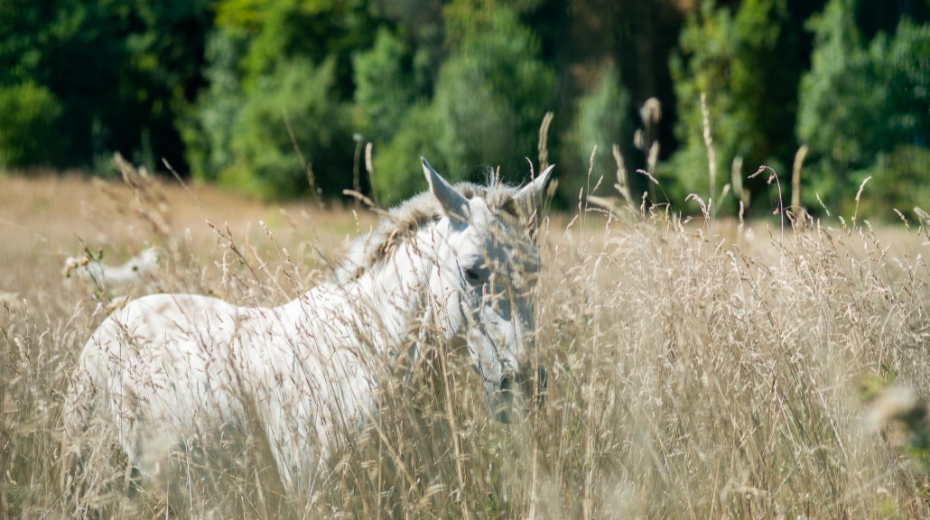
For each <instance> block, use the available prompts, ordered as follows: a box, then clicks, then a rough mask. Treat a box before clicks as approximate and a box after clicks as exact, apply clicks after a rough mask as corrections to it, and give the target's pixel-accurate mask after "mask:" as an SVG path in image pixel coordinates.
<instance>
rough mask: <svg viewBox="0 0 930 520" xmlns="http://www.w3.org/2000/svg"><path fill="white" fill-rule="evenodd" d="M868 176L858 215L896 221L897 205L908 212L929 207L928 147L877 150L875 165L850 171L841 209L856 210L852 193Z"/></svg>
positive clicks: (900, 147)
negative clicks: (845, 195) (847, 196)
mask: <svg viewBox="0 0 930 520" xmlns="http://www.w3.org/2000/svg"><path fill="white" fill-rule="evenodd" d="M867 177H871V179H869V181H868V183H867V184H866V187H865V189H864V190H863V194H864V195H863V196H862V198H861V201H860V202H859V207H858V211H859V214H862V215H869V216H870V217H869V218H873V219H876V220H878V219H881V220H885V221H893V220H897V219H898V217H897V216H896V215H895V214H894V213H893V209H894V208H897V209H898V210H899V211H901V212H903V213H908V212H909V211H910V210H911V209H912V208H913V207H914V206H917V207H920V208H930V184H928V183H927V179H930V149H927V148H925V147H919V146H912V145H899V146H898V147H897V148H895V149H894V150H893V151H891V152H879V153H878V154H877V156H876V158H875V162H874V164H873V165H872V166H871V167H869V168H867V169H865V170H859V171H855V172H852V173H850V179H849V180H850V182H849V188H850V189H849V190H848V191H847V192H848V193H849V200H847V201H843V202H842V203H841V204H840V205H839V206H838V207H839V209H840V210H841V211H844V212H846V213H852V212H853V211H855V208H854V206H855V204H856V202H855V192H853V191H852V190H853V189H856V190H858V187H859V186H860V185H861V184H862V182H863V181H865V179H866V178H867Z"/></svg>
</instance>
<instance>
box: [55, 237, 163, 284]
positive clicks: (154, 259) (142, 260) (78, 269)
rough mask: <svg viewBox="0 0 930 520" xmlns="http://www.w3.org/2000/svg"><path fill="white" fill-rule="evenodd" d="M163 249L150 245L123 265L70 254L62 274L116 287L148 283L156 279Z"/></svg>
mask: <svg viewBox="0 0 930 520" xmlns="http://www.w3.org/2000/svg"><path fill="white" fill-rule="evenodd" d="M161 257H162V255H161V251H160V250H159V249H158V248H157V247H150V248H148V249H146V250H145V251H142V252H141V253H139V254H138V255H136V256H134V257H132V258H130V259H129V260H127V261H126V263H124V264H123V265H118V266H112V265H106V264H104V263H103V262H102V261H100V260H92V259H89V258H87V257H86V256H85V257H77V256H69V257H68V258H66V259H65V265H64V268H63V269H62V271H61V272H62V274H64V275H65V276H71V275H72V274H74V275H75V276H77V277H78V278H80V279H82V280H84V281H85V282H88V283H92V284H94V285H99V286H101V287H105V288H109V289H114V288H117V287H122V286H124V285H136V284H140V285H141V284H147V283H151V282H153V281H154V277H153V275H154V273H155V271H156V270H157V269H158V263H159V261H160V260H161Z"/></svg>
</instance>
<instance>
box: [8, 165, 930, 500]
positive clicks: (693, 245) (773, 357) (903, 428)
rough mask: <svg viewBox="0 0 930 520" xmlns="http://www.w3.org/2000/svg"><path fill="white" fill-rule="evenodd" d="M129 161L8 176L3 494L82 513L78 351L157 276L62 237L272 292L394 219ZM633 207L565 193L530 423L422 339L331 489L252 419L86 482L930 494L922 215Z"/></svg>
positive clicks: (546, 233) (540, 494)
mask: <svg viewBox="0 0 930 520" xmlns="http://www.w3.org/2000/svg"><path fill="white" fill-rule="evenodd" d="M125 171H126V175H125V177H126V182H124V183H118V182H112V183H107V182H103V181H95V182H90V181H88V180H86V179H84V178H82V177H80V176H77V175H51V174H49V175H40V174H35V175H31V176H29V177H26V176H17V175H8V176H3V175H0V512H2V515H3V516H4V517H8V518H58V517H60V516H61V503H60V502H61V495H60V488H59V479H60V467H59V458H60V449H61V446H60V442H61V441H60V439H61V435H62V426H61V408H62V402H63V395H64V393H65V391H66V389H67V385H68V379H69V376H70V374H71V371H72V370H73V367H74V365H75V362H76V358H77V356H78V354H79V352H80V349H81V348H82V346H83V344H84V342H85V341H86V339H87V338H88V336H89V335H90V333H91V332H92V331H93V330H94V328H95V327H96V326H97V325H98V324H99V323H100V322H101V321H102V320H103V318H105V316H106V315H107V313H108V312H109V309H112V307H113V305H119V302H120V300H119V298H120V297H121V296H127V295H128V296H129V297H138V296H140V295H141V294H142V288H135V289H130V290H128V291H123V292H119V291H115V290H108V289H107V288H101V287H96V286H94V285H93V284H87V283H84V282H82V281H80V280H75V279H73V278H68V279H66V278H65V277H64V276H63V275H62V273H61V269H62V262H63V260H64V258H65V257H66V256H69V255H75V254H79V253H81V252H82V251H83V252H84V254H90V255H99V254H101V253H102V255H103V259H104V260H105V261H107V262H110V263H119V262H121V261H122V260H125V259H126V258H129V257H130V256H132V255H133V254H135V253H136V252H138V251H139V250H142V249H144V248H146V247H148V246H152V245H155V246H159V247H161V248H162V249H163V250H164V251H165V252H166V255H165V257H164V258H163V261H162V264H161V265H160V267H159V275H158V284H157V288H156V290H159V291H165V292H193V293H199V294H209V295H213V296H216V297H220V298H223V299H226V300H229V301H232V302H235V303H238V304H242V305H275V304H280V303H282V302H284V301H288V300H291V299H293V298H294V297H296V296H297V295H298V294H300V293H302V292H304V291H306V290H307V289H308V288H309V287H312V286H313V285H315V284H316V283H319V281H320V280H322V279H323V278H324V277H326V276H329V272H330V271H329V270H330V266H331V265H333V264H334V263H335V262H338V259H339V258H340V255H341V254H342V252H344V250H345V248H346V247H347V245H348V241H349V240H351V239H352V238H354V237H355V236H356V235H357V234H358V233H359V232H363V231H366V230H368V229H369V228H370V226H372V225H373V224H374V223H375V222H376V217H375V216H374V215H373V214H372V213H371V212H368V211H367V210H365V209H364V207H360V208H359V209H357V210H356V209H355V207H354V206H352V205H351V204H350V205H348V206H346V207H345V208H341V207H336V208H332V207H330V208H329V209H324V208H322V207H320V206H318V205H315V204H311V203H304V204H296V203H295V204H289V205H283V206H275V205H267V204H263V203H260V202H256V201H253V200H249V199H244V198H240V197H237V196H233V195H230V194H227V193H224V192H220V191H217V190H216V189H215V188H211V187H203V186H186V185H182V184H181V183H179V182H169V181H168V180H164V179H160V180H156V179H153V178H151V177H148V176H145V175H140V174H139V173H138V172H137V171H136V170H134V169H132V168H128V169H127V170H125ZM613 204H614V206H615V211H614V212H613V213H607V212H605V211H604V210H603V209H601V208H600V207H597V208H596V207H593V206H591V207H588V206H585V205H582V206H581V207H580V208H581V211H579V212H578V213H577V214H566V215H562V214H548V215H544V218H543V221H542V224H541V227H540V230H539V236H538V240H539V249H540V252H541V254H542V257H543V262H544V267H543V272H542V274H541V277H540V281H539V285H538V288H537V290H538V295H537V300H536V301H537V310H536V312H537V324H538V325H539V330H538V333H537V345H536V352H535V353H534V356H535V357H536V358H537V360H538V362H539V363H541V364H543V365H544V366H546V367H548V371H549V380H548V389H547V396H546V399H544V400H542V401H540V402H539V403H537V404H536V405H534V406H533V407H532V408H531V411H530V413H529V415H528V417H527V419H526V420H525V421H523V422H519V423H515V424H501V423H497V422H495V421H493V420H492V419H491V417H490V415H489V412H488V407H487V405H486V402H485V399H484V395H483V393H482V392H483V391H482V389H481V384H480V381H479V380H478V378H477V376H476V375H475V374H474V373H473V371H472V370H471V368H470V367H469V365H468V363H467V361H466V360H465V356H464V355H463V354H462V353H461V352H449V351H446V350H445V349H443V348H442V346H436V347H435V350H434V351H433V352H432V353H431V354H432V357H430V356H425V358H427V359H434V360H436V359H438V360H439V361H441V362H440V363H424V364H422V366H419V367H418V368H417V372H416V373H415V377H414V378H413V383H412V384H401V383H400V382H397V383H396V385H395V387H396V388H392V389H390V391H387V392H386V393H385V398H384V402H383V405H382V413H381V415H380V416H379V420H378V423H377V424H375V425H369V427H367V428H366V429H365V430H364V431H361V432H357V433H355V434H353V435H352V438H351V441H350V442H348V443H347V445H346V447H345V448H344V450H342V451H341V452H340V453H338V454H337V455H336V456H335V457H334V458H333V460H332V461H331V462H330V463H329V465H328V470H327V471H326V472H324V474H322V475H321V476H320V478H319V479H318V480H317V481H316V482H314V485H313V486H309V487H301V488H293V487H288V486H283V485H281V484H280V482H277V483H276V482H274V479H273V478H269V477H268V475H269V473H268V471H267V468H265V467H263V466H262V464H261V460H262V457H261V456H259V455H257V454H256V452H257V451H260V450H258V449H257V448H256V447H255V446H253V445H252V444H250V443H248V442H247V443H245V444H244V445H243V446H240V447H239V449H238V451H236V452H235V456H232V457H231V458H230V459H229V460H227V461H226V463H224V464H221V465H217V464H214V465H212V466H210V467H206V466H209V465H208V464H206V463H205V462H204V461H197V460H193V461H191V460H188V461H183V462H184V463H186V464H187V465H188V467H190V464H191V463H192V462H193V463H195V464H199V463H204V466H205V468H203V469H204V472H202V474H204V475H206V476H205V477H201V478H200V479H199V480H193V479H188V480H185V478H186V477H185V475H184V474H183V473H184V471H181V470H180V469H179V470H178V471H177V473H179V475H176V476H175V477H171V478H173V479H174V480H172V481H170V482H166V483H161V484H160V483H149V484H144V485H141V486H134V485H132V484H131V483H130V482H129V480H130V479H129V478H128V476H127V475H128V474H127V471H126V468H125V467H124V466H123V465H121V464H120V461H119V460H118V459H119V458H118V457H115V456H114V457H112V460H109V461H102V462H101V463H100V464H97V465H94V466H92V467H90V468H89V470H88V471H90V472H91V473H92V475H93V477H94V479H95V482H97V483H98V485H97V486H96V487H95V488H94V492H93V494H92V495H91V496H89V497H87V498H86V500H88V501H89V503H91V504H92V505H93V507H94V508H96V509H98V510H100V511H103V513H104V515H105V516H108V517H110V516H112V517H116V518H152V517H198V518H229V517H243V518H268V517H286V518H328V517H333V518H532V519H536V518H540V519H542V518H756V517H759V518H762V517H765V518H790V519H800V518H917V517H928V516H930V500H928V498H927V497H928V489H930V485H928V479H927V469H928V468H930V465H928V464H927V461H928V460H930V457H928V455H930V452H928V450H927V446H928V445H930V443H928V442H927V439H928V438H930V437H928V436H927V435H926V431H927V430H926V427H925V423H926V421H925V417H924V416H925V410H924V408H923V404H922V403H923V401H922V399H921V398H926V397H927V396H928V395H930V351H928V348H927V344H926V342H927V337H928V334H930V316H928V310H930V309H928V304H930V290H928V287H927V283H928V281H930V271H928V268H927V264H926V260H925V259H924V258H923V257H922V253H923V252H924V249H925V246H926V245H927V244H928V234H927V230H926V229H925V228H924V227H923V225H922V223H921V220H920V218H919V217H918V216H916V215H914V214H913V213H912V212H906V213H907V215H908V217H906V218H907V219H909V222H908V225H907V226H905V225H903V223H902V224H898V225H895V226H891V225H888V226H885V227H881V228H876V229H873V228H872V226H871V224H869V222H868V221H867V220H866V219H867V218H868V216H866V215H857V216H856V218H849V217H850V216H846V218H844V219H841V218H839V217H835V216H834V217H823V218H822V219H820V218H818V219H811V220H809V221H808V223H807V224H806V225H804V226H794V225H793V223H792V221H791V220H790V219H788V218H787V217H785V218H783V219H782V220H777V218H778V217H775V219H773V220H771V221H760V222H755V223H749V222H746V223H743V222H740V221H736V220H724V219H713V218H710V217H708V218H694V219H690V221H688V222H682V221H681V220H680V219H679V218H678V217H677V216H676V215H675V214H674V213H673V212H671V211H668V210H667V209H666V208H651V209H649V208H640V207H636V206H629V207H628V206H626V205H625V204H624V203H623V202H622V200H621V199H617V201H616V202H615V203H613ZM437 367H441V369H439V368H437ZM100 442H101V443H106V442H108V440H107V439H101V441H100ZM182 466H183V464H182V463H179V464H178V468H181V467H182ZM167 473H170V471H166V474H167ZM188 475H189V473H188ZM166 478H167V477H166Z"/></svg>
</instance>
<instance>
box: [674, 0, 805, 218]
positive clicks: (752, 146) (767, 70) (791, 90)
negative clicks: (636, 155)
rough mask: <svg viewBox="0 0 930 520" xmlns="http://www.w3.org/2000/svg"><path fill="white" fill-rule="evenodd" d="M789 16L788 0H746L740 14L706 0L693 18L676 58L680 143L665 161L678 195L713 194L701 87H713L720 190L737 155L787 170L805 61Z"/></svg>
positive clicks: (712, 122)
mask: <svg viewBox="0 0 930 520" xmlns="http://www.w3.org/2000/svg"><path fill="white" fill-rule="evenodd" d="M787 20H788V11H787V6H786V2H785V0H746V1H745V2H743V3H742V5H741V6H740V7H739V9H738V11H736V13H735V14H734V13H732V12H731V11H730V9H729V8H726V7H720V8H717V7H716V6H715V4H714V2H712V1H706V2H704V3H703V4H702V6H701V9H700V12H699V13H697V14H694V15H692V16H690V17H689V18H688V22H687V25H686V27H685V29H684V31H683V32H682V35H681V42H680V47H681V52H682V54H681V55H678V54H675V55H673V57H672V60H671V62H670V67H671V71H672V78H673V81H674V83H675V94H676V96H677V99H678V115H679V120H678V122H677V124H676V127H675V130H676V134H677V136H678V139H679V143H680V144H681V149H680V150H679V152H678V153H676V154H675V155H674V156H673V157H672V158H671V161H670V163H668V164H666V165H665V166H664V167H663V168H662V169H661V173H662V177H663V180H664V184H665V185H666V189H668V190H670V193H671V194H672V199H673V200H682V199H683V198H684V197H685V196H686V195H687V194H688V193H697V194H699V195H700V196H701V197H703V198H705V199H706V198H707V196H708V195H710V194H709V193H708V188H709V185H710V176H709V171H708V169H709V167H708V159H707V150H706V146H705V142H704V137H703V127H704V125H703V113H702V109H701V102H700V99H701V94H702V93H705V94H706V95H707V109H708V111H709V116H710V117H709V122H710V127H711V134H712V136H713V142H714V149H715V153H716V171H717V180H716V183H717V188H718V190H719V189H720V188H721V187H722V186H723V185H724V184H725V183H726V182H728V180H729V172H730V164H731V163H732V161H733V159H734V158H735V157H737V156H741V157H743V158H744V160H745V163H746V164H747V165H748V166H749V167H750V168H751V169H752V170H755V168H756V167H758V166H759V165H760V164H767V165H769V166H773V167H775V168H776V170H777V171H779V173H783V172H782V171H781V170H782V168H781V167H780V165H782V164H790V160H791V154H792V153H793V152H794V150H793V148H794V146H793V143H792V142H791V140H789V139H786V138H785V136H788V135H791V133H792V129H793V126H794V116H795V113H796V108H795V107H796V88H797V82H798V78H799V75H800V66H799V65H798V63H797V62H796V60H795V58H794V56H795V55H794V42H793V41H792V40H791V38H790V35H788V34H787V32H786V29H785V26H786V22H787ZM763 63H768V64H775V63H777V66H760V65H761V64H763ZM749 188H750V190H751V191H756V192H758V191H760V190H765V189H766V186H765V185H764V183H762V184H758V183H756V184H753V183H750V185H749ZM718 193H719V191H718ZM710 196H712V197H713V198H714V199H717V198H718V196H719V195H718V194H713V195H710ZM732 201H733V199H732V198H731V199H730V202H731V204H732Z"/></svg>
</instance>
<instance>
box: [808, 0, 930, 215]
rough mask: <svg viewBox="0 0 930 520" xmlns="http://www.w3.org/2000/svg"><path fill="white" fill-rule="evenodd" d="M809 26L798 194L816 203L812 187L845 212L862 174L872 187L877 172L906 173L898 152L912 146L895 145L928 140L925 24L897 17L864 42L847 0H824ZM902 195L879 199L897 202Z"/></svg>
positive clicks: (929, 51) (929, 68) (929, 48)
mask: <svg viewBox="0 0 930 520" xmlns="http://www.w3.org/2000/svg"><path fill="white" fill-rule="evenodd" d="M809 26H810V28H811V29H813V30H814V31H815V32H816V48H815V50H814V54H813V60H812V61H813V66H812V69H811V71H810V73H808V74H806V75H805V76H804V78H803V80H802V82H801V89H800V113H799V116H798V123H797V133H798V136H799V138H800V139H801V140H802V141H804V142H805V143H807V144H808V146H809V147H810V150H811V153H810V156H809V157H810V162H811V163H812V164H811V165H810V166H808V168H807V173H806V174H805V181H806V182H807V183H808V185H809V186H810V187H811V189H809V190H807V193H808V196H806V197H805V198H806V202H807V203H808V204H809V205H813V204H816V201H815V198H814V197H815V195H816V194H818V193H819V195H820V196H821V198H823V199H824V200H826V201H827V202H828V205H833V206H838V207H841V208H845V209H846V210H848V209H849V208H850V206H851V205H853V204H854V203H855V202H854V201H851V200H850V199H852V198H853V197H854V196H855V193H856V190H857V189H858V186H859V183H860V182H861V181H862V179H863V178H864V177H865V176H866V175H867V174H870V173H875V174H876V178H875V179H874V181H879V182H875V184H876V185H879V184H881V185H886V186H887V185H888V183H889V182H893V181H890V180H888V179H883V178H882V177H884V176H886V175H890V176H891V178H894V177H895V176H896V175H903V176H904V177H905V178H906V177H907V176H908V175H907V174H903V173H901V172H902V171H903V170H902V169H901V165H900V158H901V157H904V156H911V157H913V156H914V155H915V154H918V153H919V151H918V150H917V149H915V148H900V147H901V146H902V145H914V146H917V147H922V148H925V147H926V146H927V143H928V141H930V25H924V26H918V25H915V24H914V23H913V22H911V21H909V20H908V19H906V18H905V19H903V20H902V22H901V23H900V25H899V26H898V29H897V31H896V32H895V34H894V35H893V36H891V37H889V36H887V35H885V34H884V33H879V34H878V35H877V36H876V37H875V38H874V39H873V40H872V42H871V43H870V44H869V45H868V46H865V45H864V44H863V43H862V42H861V36H860V34H859V31H858V29H857V27H856V25H855V20H854V18H853V2H852V1H851V0H831V2H830V3H829V4H828V6H827V9H826V10H825V11H824V13H823V14H822V15H820V16H816V17H814V18H812V19H811V21H810V23H809ZM895 157H898V159H895ZM894 164H898V166H892V165H894ZM895 172H898V173H895ZM912 172H913V170H912ZM874 181H873V182H874ZM866 193H867V194H868V193H871V189H870V190H868V191H867V192H866ZM886 194H888V195H890V194H891V192H886ZM909 198H910V197H904V198H901V199H897V198H896V199H891V200H887V201H886V202H891V203H893V204H899V203H901V204H904V203H906V201H907V200H908V199H909Z"/></svg>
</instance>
